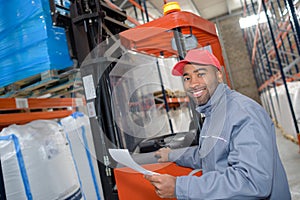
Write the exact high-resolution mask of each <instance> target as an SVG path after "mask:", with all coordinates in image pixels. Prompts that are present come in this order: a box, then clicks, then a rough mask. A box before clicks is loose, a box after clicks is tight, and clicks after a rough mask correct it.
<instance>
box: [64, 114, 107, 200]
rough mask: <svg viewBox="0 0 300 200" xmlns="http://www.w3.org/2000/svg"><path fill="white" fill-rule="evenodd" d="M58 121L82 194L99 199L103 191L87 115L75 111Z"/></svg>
mask: <svg viewBox="0 0 300 200" xmlns="http://www.w3.org/2000/svg"><path fill="white" fill-rule="evenodd" d="M60 122H61V124H62V126H63V127H64V130H65V133H66V137H67V139H68V141H69V144H70V149H71V152H72V156H73V158H74V162H75V165H76V168H77V170H78V173H79V177H80V180H81V186H82V191H83V194H84V196H85V197H86V199H87V200H89V199H92V200H100V199H101V196H103V191H102V189H101V188H102V187H101V181H100V176H99V173H98V165H97V158H96V154H95V148H94V143H93V137H92V132H91V128H90V122H89V118H88V116H86V115H85V114H83V113H81V112H75V113H73V114H72V115H71V116H69V117H66V118H63V119H61V121H60Z"/></svg>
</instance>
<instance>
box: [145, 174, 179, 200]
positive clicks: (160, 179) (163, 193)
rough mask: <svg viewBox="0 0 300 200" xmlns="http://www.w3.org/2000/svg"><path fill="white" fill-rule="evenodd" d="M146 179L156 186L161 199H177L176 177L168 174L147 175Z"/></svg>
mask: <svg viewBox="0 0 300 200" xmlns="http://www.w3.org/2000/svg"><path fill="white" fill-rule="evenodd" d="M144 177H145V179H147V180H148V181H150V183H151V184H152V185H153V186H154V188H155V192H156V194H157V195H158V196H159V197H160V198H174V197H175V185H176V177H174V176H171V175H168V174H159V175H145V176H144Z"/></svg>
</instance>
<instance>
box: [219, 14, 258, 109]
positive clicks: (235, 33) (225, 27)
mask: <svg viewBox="0 0 300 200" xmlns="http://www.w3.org/2000/svg"><path fill="white" fill-rule="evenodd" d="M239 18H240V15H236V16H229V17H226V18H224V19H221V18H220V19H218V28H219V30H218V32H219V35H220V36H221V37H220V38H222V42H223V44H224V46H223V48H224V49H223V50H224V51H225V54H226V56H224V58H225V59H226V57H227V63H228V66H227V68H229V71H230V72H231V80H232V83H233V84H232V86H233V89H235V90H236V91H238V92H240V93H242V94H245V95H246V96H248V97H250V98H252V99H254V100H255V101H257V102H258V103H261V102H260V98H259V95H258V90H257V87H256V83H255V79H254V75H253V72H252V67H251V63H250V58H249V55H248V50H247V47H246V43H245V42H244V39H243V34H242V30H241V29H240V25H239Z"/></svg>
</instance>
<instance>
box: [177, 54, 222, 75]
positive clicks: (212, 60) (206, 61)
mask: <svg viewBox="0 0 300 200" xmlns="http://www.w3.org/2000/svg"><path fill="white" fill-rule="evenodd" d="M188 63H191V64H193V63H196V64H200V65H213V66H215V67H216V68H217V69H218V70H221V67H222V66H221V64H220V62H219V60H218V59H217V58H216V57H215V56H214V55H213V54H212V53H210V52H209V51H208V50H200V49H192V50H190V51H188V53H187V54H186V56H185V58H184V59H183V60H181V61H179V62H178V63H177V64H176V65H175V66H174V67H173V69H172V75H174V76H182V75H183V67H184V66H185V65H186V64H188Z"/></svg>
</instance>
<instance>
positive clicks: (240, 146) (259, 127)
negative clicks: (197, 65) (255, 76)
mask: <svg viewBox="0 0 300 200" xmlns="http://www.w3.org/2000/svg"><path fill="white" fill-rule="evenodd" d="M196 110H197V111H198V112H200V113H203V114H204V115H205V121H204V124H203V127H202V130H201V132H200V138H199V146H197V147H189V148H187V149H184V151H183V149H180V150H177V151H176V150H174V151H171V153H170V154H169V160H171V161H175V162H176V163H177V164H178V165H181V166H186V167H191V168H194V169H202V172H203V175H202V176H201V177H197V176H179V177H177V179H176V189H175V193H176V197H177V199H191V200H192V199H194V200H196V199H197V200H200V199H238V200H241V199H278V200H289V199H291V195H290V191H289V186H288V182H287V177H286V173H285V170H284V167H283V165H282V163H281V160H280V157H279V154H278V149H277V145H276V135H275V128H274V124H273V122H272V120H271V119H270V117H269V115H268V114H267V112H265V110H264V109H263V108H262V107H261V106H260V105H259V104H258V103H256V102H255V101H253V100H251V99H250V98H248V97H246V96H244V95H242V94H240V93H238V92H236V91H234V90H231V89H229V88H228V87H227V85H225V84H223V83H222V84H219V85H218V87H217V89H216V90H215V92H214V94H213V95H212V97H211V99H210V100H209V101H208V102H207V104H205V105H204V106H199V107H197V108H196Z"/></svg>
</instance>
